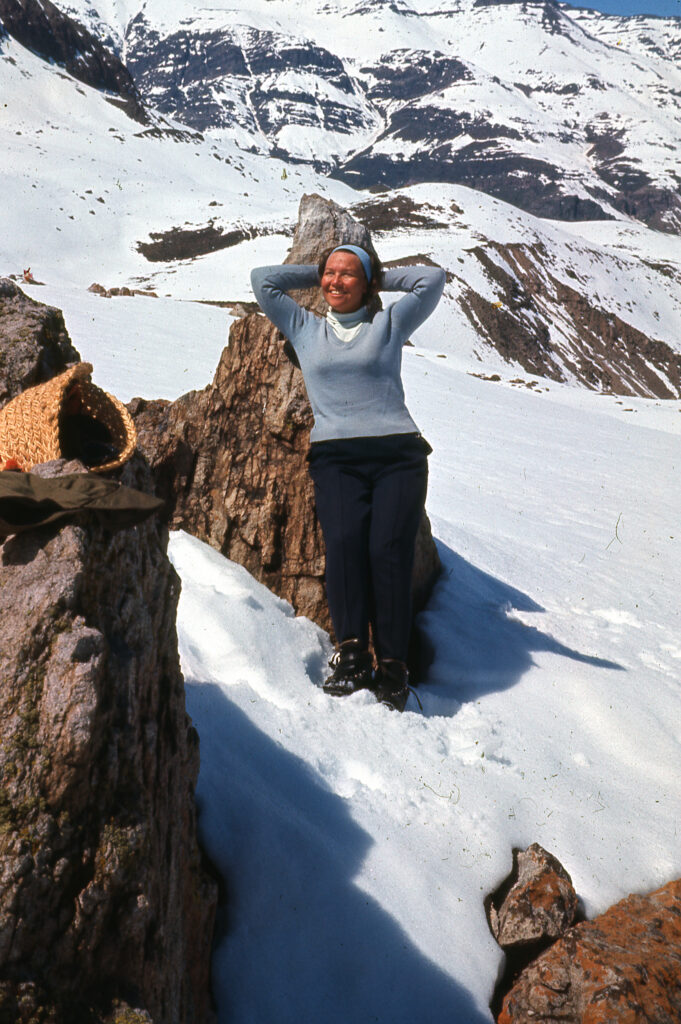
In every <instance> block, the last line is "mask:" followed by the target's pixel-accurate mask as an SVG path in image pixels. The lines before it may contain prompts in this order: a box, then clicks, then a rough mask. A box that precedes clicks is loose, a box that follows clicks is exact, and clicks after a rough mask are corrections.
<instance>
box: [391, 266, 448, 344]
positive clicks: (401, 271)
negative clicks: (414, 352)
mask: <svg viewBox="0 0 681 1024" xmlns="http://www.w3.org/2000/svg"><path fill="white" fill-rule="evenodd" d="M444 286H445V272H444V270H442V269H441V268H440V267H395V268H393V269H392V270H386V271H385V273H384V275H383V284H382V286H381V291H385V292H406V293H407V294H406V295H404V296H403V297H402V298H401V299H398V300H397V302H395V303H393V305H392V306H391V307H390V316H391V318H392V322H393V324H394V325H395V326H396V327H397V329H398V330H399V331H400V333H401V334H404V337H405V338H408V337H409V335H410V334H411V332H412V331H415V330H416V328H417V327H420V326H421V324H422V323H423V321H424V320H427V319H428V317H429V316H430V314H431V313H432V312H433V310H434V309H435V307H436V306H437V304H438V302H439V301H440V296H441V295H442V291H443V289H444Z"/></svg>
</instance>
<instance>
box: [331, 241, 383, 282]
mask: <svg viewBox="0 0 681 1024" xmlns="http://www.w3.org/2000/svg"><path fill="white" fill-rule="evenodd" d="M345 250H347V251H348V252H353V253H354V254H355V256H357V258H358V259H359V261H360V263H361V264H362V266H363V268H364V273H365V275H366V279H367V281H368V282H371V278H372V276H373V275H372V273H371V257H370V256H369V253H368V252H367V251H366V249H361V248H360V247H359V246H358V245H337V246H336V248H335V249H333V250H332V251H331V252H330V253H329V256H332V255H333V253H334V252H340V251H343V252H344V251H345Z"/></svg>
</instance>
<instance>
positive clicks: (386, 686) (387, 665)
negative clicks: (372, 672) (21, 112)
mask: <svg viewBox="0 0 681 1024" xmlns="http://www.w3.org/2000/svg"><path fill="white" fill-rule="evenodd" d="M373 690H374V693H375V694H376V700H377V701H378V702H379V703H380V704H385V706H386V707H387V708H390V710H391V711H404V708H405V705H406V703H407V699H408V697H409V671H408V669H407V666H406V665H405V663H404V662H403V661H397V659H395V658H383V659H382V660H381V661H380V662H379V663H378V672H377V673H376V679H375V680H374V687H373Z"/></svg>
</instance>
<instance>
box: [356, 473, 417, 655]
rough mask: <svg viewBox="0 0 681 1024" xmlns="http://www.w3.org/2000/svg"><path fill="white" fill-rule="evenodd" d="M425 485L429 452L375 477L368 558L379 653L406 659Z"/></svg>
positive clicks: (375, 633)
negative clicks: (417, 537) (417, 539)
mask: <svg viewBox="0 0 681 1024" xmlns="http://www.w3.org/2000/svg"><path fill="white" fill-rule="evenodd" d="M427 486H428V462H427V459H426V456H425V455H423V456H418V457H415V458H410V459H408V460H405V461H402V462H396V463H392V464H390V465H388V466H387V467H386V468H385V469H384V470H383V471H382V472H381V474H380V475H379V476H378V477H377V478H376V479H375V481H374V491H373V500H372V514H371V528H370V535H369V558H370V564H371V579H372V583H373V593H374V604H375V609H374V646H375V648H376V653H377V655H378V657H379V658H396V659H398V660H400V661H406V658H407V652H408V650H409V635H410V632H411V617H412V602H411V576H412V570H413V565H414V548H415V545H416V534H417V533H418V528H419V523H420V521H421V515H422V513H423V508H424V505H425V500H426V489H427Z"/></svg>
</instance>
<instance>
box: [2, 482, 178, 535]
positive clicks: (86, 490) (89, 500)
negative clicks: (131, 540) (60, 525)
mask: <svg viewBox="0 0 681 1024" xmlns="http://www.w3.org/2000/svg"><path fill="white" fill-rule="evenodd" d="M163 505H164V502H163V501H161V499H160V498H154V497H153V496H152V495H151V494H144V492H143V491H137V490H134V489H133V488H132V487H124V486H123V484H120V483H118V481H116V480H107V479H105V478H103V477H100V476H96V475H95V474H94V473H74V474H72V475H71V474H70V475H67V476H58V477H50V478H44V477H40V476H36V475H35V474H34V473H18V472H16V471H15V470H4V471H2V472H0V537H6V536H8V535H9V534H12V533H23V532H24V531H25V530H33V529H35V528H36V527H38V526H45V525H46V524H47V523H55V522H59V521H62V520H69V519H74V518H76V517H77V516H78V515H79V513H82V512H92V513H93V514H94V515H95V516H96V517H97V520H98V521H99V522H100V523H101V524H102V526H106V527H107V529H109V530H120V529H123V528H124V527H126V526H134V525H135V524H136V523H141V522H142V521H143V520H144V519H147V518H148V517H149V516H150V515H153V514H154V512H158V511H160V509H161V508H163Z"/></svg>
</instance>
